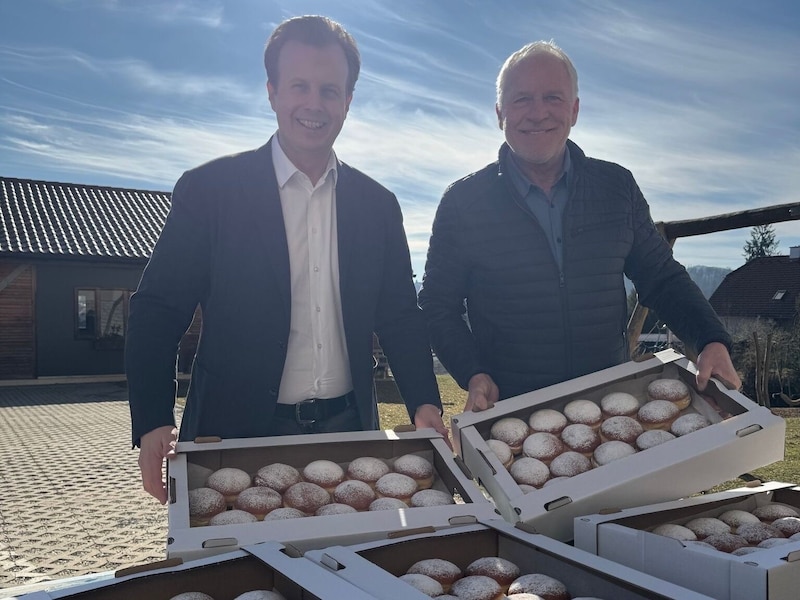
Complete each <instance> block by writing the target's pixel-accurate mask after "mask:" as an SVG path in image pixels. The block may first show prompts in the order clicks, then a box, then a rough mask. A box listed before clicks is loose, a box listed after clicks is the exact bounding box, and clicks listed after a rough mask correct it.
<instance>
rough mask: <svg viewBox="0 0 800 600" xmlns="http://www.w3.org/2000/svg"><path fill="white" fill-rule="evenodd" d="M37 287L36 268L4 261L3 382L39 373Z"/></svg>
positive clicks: (0, 283)
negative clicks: (36, 317) (37, 361)
mask: <svg viewBox="0 0 800 600" xmlns="http://www.w3.org/2000/svg"><path fill="white" fill-rule="evenodd" d="M35 285H36V267H35V266H34V265H31V264H27V263H23V262H16V261H0V379H28V378H31V377H33V376H34V374H35V373H36V344H35V336H34V310H35V306H34V295H35Z"/></svg>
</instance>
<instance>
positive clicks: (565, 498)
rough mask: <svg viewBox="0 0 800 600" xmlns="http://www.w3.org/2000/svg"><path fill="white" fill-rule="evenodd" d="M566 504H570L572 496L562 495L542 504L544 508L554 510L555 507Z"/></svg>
mask: <svg viewBox="0 0 800 600" xmlns="http://www.w3.org/2000/svg"><path fill="white" fill-rule="evenodd" d="M567 504H572V498H570V497H569V496H563V497H561V498H558V499H557V500H553V501H552V502H548V503H547V504H545V505H544V509H545V510H555V509H557V508H561V507H562V506H566V505H567Z"/></svg>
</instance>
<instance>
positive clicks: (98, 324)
mask: <svg viewBox="0 0 800 600" xmlns="http://www.w3.org/2000/svg"><path fill="white" fill-rule="evenodd" d="M130 294H131V292H130V290H104V289H96V288H87V289H78V290H76V292H75V300H76V301H75V307H76V313H75V316H76V322H75V324H76V328H75V337H76V339H80V340H94V342H95V347H96V348H98V349H121V348H122V347H123V345H124V341H125V327H126V325H127V320H128V300H129V298H130Z"/></svg>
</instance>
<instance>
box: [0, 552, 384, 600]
mask: <svg viewBox="0 0 800 600" xmlns="http://www.w3.org/2000/svg"><path fill="white" fill-rule="evenodd" d="M284 550H285V547H284V546H282V545H281V544H278V543H275V542H266V543H264V544H257V545H254V546H250V547H248V548H245V549H242V550H237V551H234V552H229V553H227V554H223V555H220V556H214V557H208V558H204V559H200V560H196V561H190V562H187V563H183V564H178V565H171V566H166V567H164V566H161V563H154V564H152V565H142V567H140V568H139V572H133V573H131V574H124V573H125V572H126V571H137V569H135V568H134V569H126V570H125V571H120V572H118V573H117V576H116V577H114V578H113V579H110V580H104V581H95V582H92V583H88V584H85V585H79V586H73V587H69V588H63V589H58V590H53V591H49V592H44V591H40V592H34V593H32V594H26V595H24V596H15V597H16V598H19V600H23V599H24V600H56V599H59V598H81V600H143V599H145V598H146V599H148V600H167V599H168V598H171V597H172V596H174V595H176V594H179V593H181V592H188V591H200V592H205V593H206V594H208V595H210V596H211V597H213V598H215V599H217V600H230V599H232V598H234V597H235V596H237V595H239V594H242V593H244V592H246V591H249V590H255V589H265V590H273V589H274V590H277V591H279V592H280V593H281V594H283V595H284V596H285V597H286V598H287V600H300V599H301V598H302V599H303V600H306V599H308V600H310V599H312V598H315V599H328V598H346V599H347V600H371V599H372V596H370V595H369V594H367V593H365V592H363V591H361V590H360V589H359V588H357V587H355V586H353V585H351V584H349V583H347V582H346V581H345V580H343V579H342V578H340V577H335V576H333V575H332V574H331V573H329V572H328V571H327V570H325V569H322V568H319V567H317V566H316V565H311V564H309V561H308V560H306V559H305V558H303V557H302V556H294V557H292V556H289V554H287V553H285V552H284ZM177 562H180V561H177ZM54 583H55V582H54ZM12 598H14V597H12Z"/></svg>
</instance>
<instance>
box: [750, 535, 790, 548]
mask: <svg viewBox="0 0 800 600" xmlns="http://www.w3.org/2000/svg"><path fill="white" fill-rule="evenodd" d="M793 541H794V540H790V539H789V538H785V537H783V538H769V539H768V540H764V541H763V542H759V543H758V546H757V548H774V547H775V546H783V545H784V544H791V543H792V542H793Z"/></svg>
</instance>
